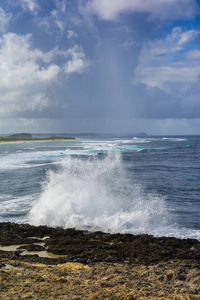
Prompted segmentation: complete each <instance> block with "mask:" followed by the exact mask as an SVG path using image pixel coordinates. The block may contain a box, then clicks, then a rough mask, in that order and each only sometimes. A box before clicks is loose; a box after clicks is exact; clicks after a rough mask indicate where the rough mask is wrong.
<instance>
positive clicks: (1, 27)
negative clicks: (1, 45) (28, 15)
mask: <svg viewBox="0 0 200 300" xmlns="http://www.w3.org/2000/svg"><path fill="white" fill-rule="evenodd" d="M11 18H12V14H11V13H8V14H7V13H6V12H5V11H4V10H3V9H2V8H1V7H0V33H1V32H2V33H3V32H5V31H6V28H7V26H8V24H9V21H10V19H11Z"/></svg>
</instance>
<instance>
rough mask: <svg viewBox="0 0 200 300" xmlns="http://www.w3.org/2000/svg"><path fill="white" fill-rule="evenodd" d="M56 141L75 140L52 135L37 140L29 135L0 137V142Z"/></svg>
mask: <svg viewBox="0 0 200 300" xmlns="http://www.w3.org/2000/svg"><path fill="white" fill-rule="evenodd" d="M56 140H75V138H74V137H66V136H55V135H52V136H50V137H45V138H37V137H32V135H31V134H22V133H20V134H13V135H10V136H6V137H0V142H20V141H27V142H32V141H33V142H34V141H56Z"/></svg>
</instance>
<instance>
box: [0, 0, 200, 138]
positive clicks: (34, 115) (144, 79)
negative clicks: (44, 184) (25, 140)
mask: <svg viewBox="0 0 200 300" xmlns="http://www.w3.org/2000/svg"><path fill="white" fill-rule="evenodd" d="M17 132H31V133H49V132H51V133H86V132H91V133H120V134H131V133H136V132H146V133H147V134H150V135H172V134H175V135H177V134H200V0H199V1H197V0H42V1H41V0H6V1H5V0H0V133H2V134H7V133H17Z"/></svg>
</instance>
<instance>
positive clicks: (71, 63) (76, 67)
mask: <svg viewBox="0 0 200 300" xmlns="http://www.w3.org/2000/svg"><path fill="white" fill-rule="evenodd" d="M67 54H68V56H69V57H70V59H69V60H68V62H67V63H66V65H65V67H64V69H65V72H66V74H72V73H83V72H84V71H85V70H86V69H87V68H88V67H89V65H90V61H89V60H87V59H86V56H85V53H84V51H83V50H82V48H81V47H79V46H78V45H75V46H74V47H73V48H71V49H69V50H68V52H67Z"/></svg>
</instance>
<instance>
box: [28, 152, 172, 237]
mask: <svg viewBox="0 0 200 300" xmlns="http://www.w3.org/2000/svg"><path fill="white" fill-rule="evenodd" d="M135 175H137V174H135ZM29 220H30V223H31V224H34V225H40V224H45V225H49V226H62V227H64V228H69V227H74V228H77V229H89V230H102V231H106V232H122V233H125V232H130V233H151V234H152V233H153V234H158V235H159V230H160V232H163V230H164V228H166V226H168V221H169V216H168V213H167V209H166V207H165V200H164V198H163V197H161V196H159V195H156V194H146V193H144V191H143V189H142V187H141V186H140V185H138V184H136V183H135V182H134V178H133V176H130V175H129V172H128V170H127V169H126V167H125V166H124V165H123V163H122V157H121V154H120V153H119V152H110V153H108V154H107V155H103V156H98V155H91V156H89V157H88V159H85V158H84V159H83V158H81V157H71V156H68V157H66V158H64V159H63V160H61V161H60V162H59V165H58V170H57V171H52V170H51V171H48V173H47V178H46V180H45V181H44V182H43V185H42V193H41V196H40V198H39V200H38V201H37V202H35V203H34V205H33V207H32V209H31V211H30V214H29Z"/></svg>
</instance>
